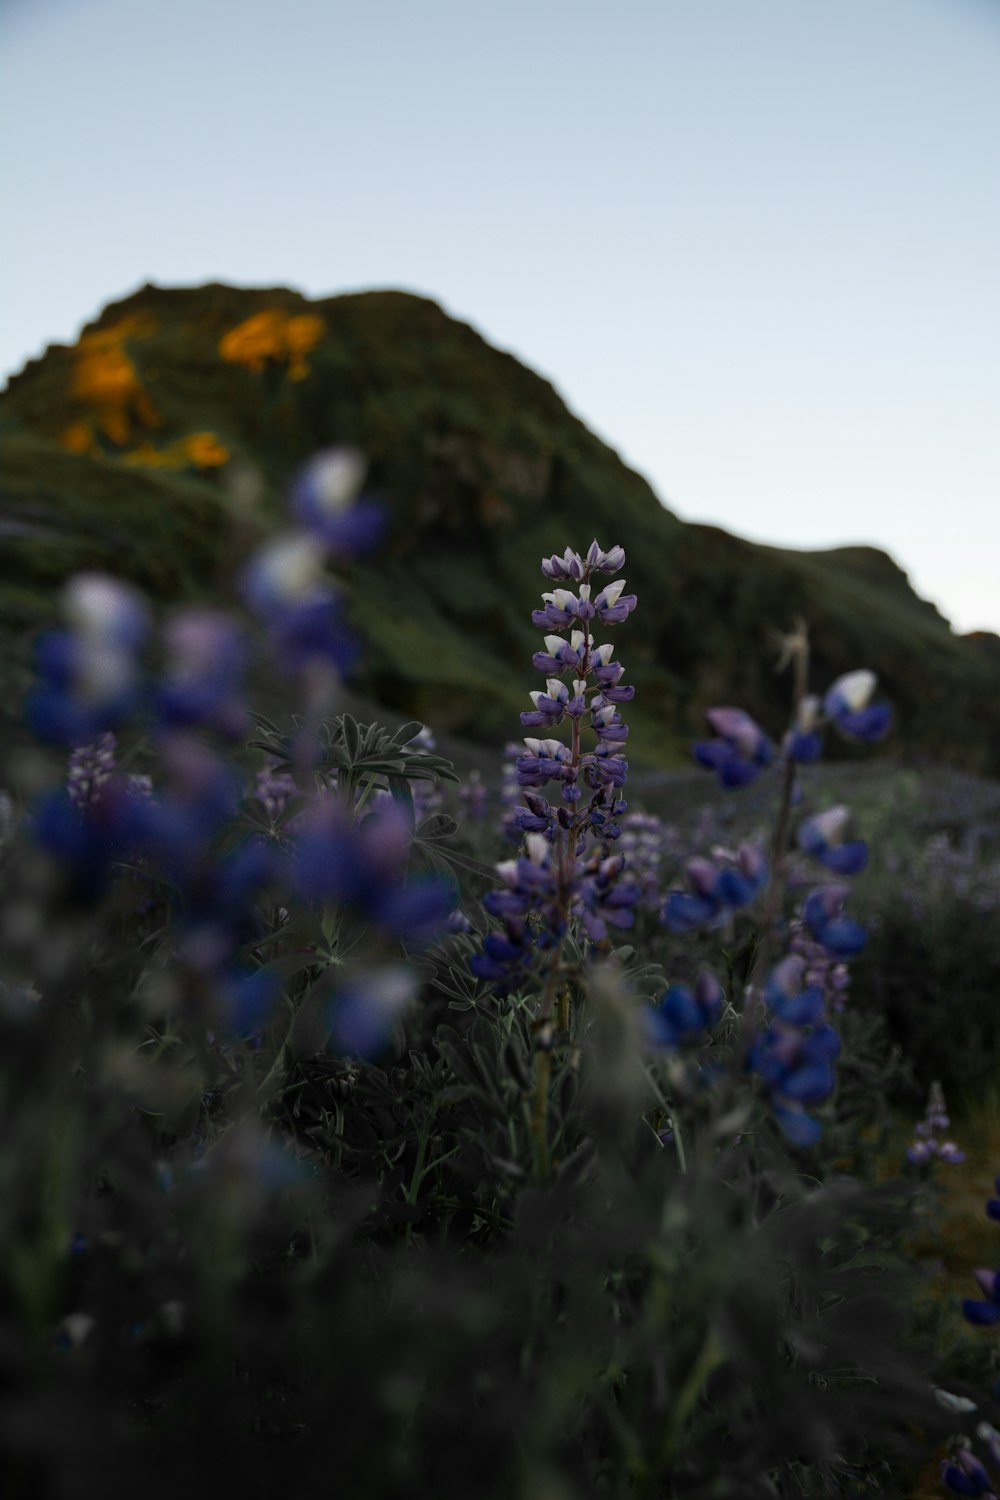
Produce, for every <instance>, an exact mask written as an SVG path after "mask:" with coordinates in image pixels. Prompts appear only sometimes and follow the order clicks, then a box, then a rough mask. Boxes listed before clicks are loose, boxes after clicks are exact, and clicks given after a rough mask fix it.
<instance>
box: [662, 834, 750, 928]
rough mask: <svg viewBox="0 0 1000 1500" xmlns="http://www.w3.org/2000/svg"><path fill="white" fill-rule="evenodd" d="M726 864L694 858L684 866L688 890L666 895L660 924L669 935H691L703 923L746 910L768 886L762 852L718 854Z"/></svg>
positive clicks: (746, 847)
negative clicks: (672, 933)
mask: <svg viewBox="0 0 1000 1500" xmlns="http://www.w3.org/2000/svg"><path fill="white" fill-rule="evenodd" d="M718 857H719V858H720V859H721V860H724V861H725V863H715V862H713V861H712V860H710V859H705V858H704V857H703V856H701V855H695V856H694V857H693V858H692V859H689V860H688V861H687V863H686V864H685V866H684V873H685V876H686V878H687V882H688V886H689V889H688V890H686V891H682V890H673V891H668V893H667V899H666V901H665V902H664V905H663V911H662V914H661V917H662V921H663V923H664V925H665V926H666V927H668V928H669V929H670V931H671V932H691V931H692V930H693V929H694V928H695V927H700V926H702V924H703V923H705V922H712V921H722V920H724V919H725V918H726V917H727V916H728V915H729V913H730V912H731V911H735V910H736V909H737V908H739V907H742V906H747V905H749V903H750V902H751V901H752V900H753V899H754V897H755V896H756V895H757V894H758V892H759V891H760V890H762V889H763V887H764V885H765V884H766V882H767V869H768V867H767V860H766V858H765V856H764V852H763V850H762V849H760V848H759V847H757V846H756V845H753V844H741V845H740V847H739V849H738V850H737V851H736V853H735V854H730V853H729V852H728V851H725V850H719V851H718Z"/></svg>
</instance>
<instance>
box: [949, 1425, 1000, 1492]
mask: <svg viewBox="0 0 1000 1500" xmlns="http://www.w3.org/2000/svg"><path fill="white" fill-rule="evenodd" d="M990 1450H991V1461H992V1463H993V1465H994V1467H995V1468H997V1469H1000V1442H998V1441H997V1439H996V1437H995V1435H994V1436H993V1438H992V1439H991V1440H990ZM941 1480H942V1482H943V1483H944V1484H946V1485H947V1486H948V1488H949V1489H950V1490H951V1491H952V1493H953V1494H955V1495H978V1496H979V1497H980V1500H997V1496H996V1493H995V1491H994V1489H993V1481H992V1479H991V1478H990V1476H989V1474H988V1473H987V1471H986V1469H985V1468H984V1467H983V1465H982V1464H981V1463H980V1461H979V1459H978V1458H977V1457H976V1455H975V1454H974V1453H973V1451H972V1449H971V1448H967V1447H964V1446H963V1447H960V1448H956V1450H955V1452H954V1453H953V1454H952V1456H951V1458H948V1459H944V1460H943V1461H942V1463H941Z"/></svg>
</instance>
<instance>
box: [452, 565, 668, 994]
mask: <svg viewBox="0 0 1000 1500" xmlns="http://www.w3.org/2000/svg"><path fill="white" fill-rule="evenodd" d="M624 561H625V553H624V550H623V549H622V548H621V547H612V548H610V549H609V550H608V551H607V552H605V551H603V550H602V549H601V548H600V547H599V546H598V544H597V543H596V542H594V543H593V544H592V545H591V547H590V549H589V550H588V552H587V556H586V558H583V557H581V556H580V554H579V553H576V552H573V551H572V550H571V549H569V548H567V550H566V551H565V552H564V554H563V555H562V557H559V556H557V555H555V554H554V555H553V556H552V557H549V558H546V559H543V562H542V573H543V575H544V576H545V577H546V578H551V579H553V580H564V581H566V582H570V583H574V584H575V585H576V589H575V590H573V589H569V588H562V587H559V588H555V589H553V590H551V591H550V592H546V593H543V595H542V603H543V606H544V607H543V608H542V609H540V610H535V611H534V613H533V614H532V620H533V622H534V624H535V625H537V626H538V627H539V628H540V629H543V630H546V631H548V632H550V633H549V634H546V636H545V642H544V644H545V650H544V651H538V652H536V653H535V654H534V657H533V664H534V666H535V667H536V668H537V669H538V670H540V671H542V672H544V673H545V674H546V683H545V688H544V690H536V691H533V692H532V693H531V705H532V706H531V708H530V710H527V711H525V712H524V713H523V714H522V715H521V722H522V724H523V725H524V726H525V728H528V729H544V730H551V729H555V728H557V727H558V726H559V725H560V724H562V723H563V722H564V721H566V720H568V721H569V729H570V735H571V743H569V744H566V743H564V742H563V741H562V740H560V739H556V738H555V737H552V736H546V737H544V738H542V737H541V736H540V737H538V738H535V737H533V736H529V737H527V738H525V741H524V750H523V751H522V752H521V753H520V754H519V755H517V758H516V760H515V763H514V777H513V779H514V780H516V782H517V785H518V786H519V787H520V788H521V790H522V794H523V799H524V800H523V805H522V806H521V807H519V808H517V809H516V810H515V809H513V808H509V810H508V812H507V813H506V814H505V817H504V827H505V830H508V831H509V832H511V833H512V834H515V835H516V834H521V835H523V836H524V841H525V851H526V852H525V854H524V856H523V857H522V858H521V859H515V860H506V861H504V862H503V863H502V864H501V865H499V866H498V867H497V868H498V873H499V874H500V877H501V880H502V882H503V888H502V889H501V890H499V891H495V892H491V893H490V895H489V896H488V897H487V898H486V902H485V904H486V907H487V910H489V911H490V912H491V914H492V915H493V916H496V917H498V918H500V919H501V920H502V921H503V922H504V932H502V933H499V932H495V933H491V934H488V935H487V937H486V939H485V940H484V945H483V952H482V953H481V954H478V955H476V956H475V957H474V958H473V959H472V960H471V963H472V967H473V970H474V971H475V972H476V973H477V974H479V975H480V976H481V977H482V978H484V979H489V980H490V981H491V982H492V983H494V984H495V985H497V986H498V987H501V986H502V987H504V988H507V989H510V988H511V987H513V985H514V984H515V983H516V982H518V981H519V980H520V978H521V977H523V975H524V974H526V973H527V971H528V969H529V968H530V966H531V962H532V959H533V957H534V952H535V950H536V949H537V948H538V947H539V946H544V945H545V944H546V943H548V944H551V943H552V942H554V941H557V940H558V938H559V937H560V936H561V934H562V932H563V931H564V930H565V927H566V924H567V921H568V920H569V918H570V917H571V916H572V917H573V918H574V919H575V920H576V921H577V922H578V923H579V925H580V927H581V928H582V930H583V932H584V933H585V935H586V936H587V937H588V938H589V939H590V941H591V943H593V944H596V945H598V946H600V945H603V944H604V943H606V942H607V935H608V929H609V928H624V927H627V926H629V925H630V924H631V923H632V922H633V921H634V912H633V908H634V906H635V904H636V902H637V901H638V900H639V897H640V894H641V891H640V888H639V886H638V884H636V882H635V881H633V880H630V879H629V878H627V877H626V876H625V874H624V872H625V860H624V858H623V857H622V856H617V855H611V854H610V851H609V848H608V845H609V843H610V842H611V841H612V840H614V839H616V838H617V837H618V835H619V833H620V825H619V823H618V821H617V820H618V818H619V817H620V816H621V814H622V813H624V812H625V810H626V803H625V801H624V799H623V798H622V797H621V796H620V795H619V789H620V788H621V786H622V785H623V784H624V782H625V778H626V776H627V774H628V762H627V760H626V759H625V755H624V753H623V752H624V750H625V746H626V744H627V741H628V733H629V731H628V725H627V724H626V723H625V721H624V719H623V718H622V715H621V712H620V710H619V704H622V703H627V702H628V701H629V700H630V699H631V697H632V696H633V690H632V688H630V687H629V686H628V685H627V684H625V683H623V682H622V677H623V675H624V673H623V668H622V666H621V664H620V663H619V662H616V661H614V660H613V657H614V648H613V647H612V646H610V645H598V644H597V642H596V641H595V640H594V637H593V636H592V635H591V633H590V630H589V628H588V627H589V623H590V621H592V620H594V619H601V620H602V622H603V623H606V624H615V623H617V622H619V621H620V620H623V619H625V618H626V617H627V615H628V614H629V613H630V612H631V611H632V609H634V608H635V602H636V601H635V596H634V595H626V594H624V587H625V585H624V582H623V581H621V580H618V581H616V582H614V583H611V584H608V585H607V586H606V587H605V588H603V589H601V590H599V592H598V593H597V594H596V596H595V595H594V594H593V591H592V585H591V576H592V574H593V573H594V572H598V571H603V572H606V573H614V572H616V571H617V570H618V569H619V568H620V567H621V566H623V564H624ZM581 626H582V628H580V627H581ZM558 630H568V631H569V632H570V633H569V638H568V639H566V638H565V637H563V636H561V635H557V634H553V633H551V632H553V631H558ZM567 678H568V680H567ZM584 735H590V736H592V738H593V743H592V744H589V743H588V745H587V747H586V748H584ZM510 779H511V778H510V775H509V772H505V782H506V784H507V787H508V790H507V791H506V793H505V796H506V798H507V799H508V806H509V798H510V791H509V782H510ZM550 782H554V783H556V784H557V785H558V788H559V801H558V803H553V802H550V801H549V799H548V797H546V796H543V795H542V791H543V789H544V788H546V787H547V786H548V785H549V783H550ZM588 840H593V841H595V847H593V848H590V849H588ZM532 913H536V914H538V915H539V916H540V918H541V924H542V925H541V930H540V932H539V935H538V942H537V943H536V942H534V941H533V940H532V938H531V935H530V932H529V929H528V926H527V919H528V916H529V915H530V914H532Z"/></svg>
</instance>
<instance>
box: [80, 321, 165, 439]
mask: <svg viewBox="0 0 1000 1500" xmlns="http://www.w3.org/2000/svg"><path fill="white" fill-rule="evenodd" d="M155 327H156V325H155V324H154V323H153V321H152V319H151V318H149V317H147V316H144V315H142V314H133V315H132V316H130V317H127V318H122V319H120V320H119V322H117V323H113V324H112V325H111V327H110V328H98V329H92V330H91V331H90V332H89V333H85V334H84V335H83V337H82V338H81V339H80V342H79V343H78V344H77V346H76V349H75V350H74V352H73V374H72V377H71V381H70V395H71V397H72V399H73V400H74V401H75V402H76V403H77V404H78V405H79V406H81V407H83V408H84V410H85V412H86V414H87V415H86V416H85V417H81V418H79V419H78V420H76V421H74V422H71V423H70V425H69V426H68V427H67V428H66V429H65V430H64V431H63V433H62V434H61V436H60V439H59V440H60V442H61V443H62V445H63V447H64V448H68V449H69V451H70V452H71V453H92V452H98V451H100V444H99V442H98V440H97V436H98V434H99V433H100V434H103V436H104V437H105V438H107V439H108V441H110V442H112V443H115V444H116V445H117V446H118V447H120V448H121V447H124V446H125V444H126V443H128V442H130V441H131V440H132V438H133V436H134V435H135V433H136V432H137V431H138V432H145V431H148V430H149V429H150V428H152V427H158V426H159V425H160V415H159V413H158V411H157V410H156V407H155V406H154V405H153V403H152V401H151V400H150V399H149V396H148V395H147V394H146V392H145V391H144V390H143V388H142V383H141V381H140V379H139V375H138V373H137V371H136V368H135V365H134V364H133V363H132V361H131V359H130V358H129V355H128V352H127V350H126V348H125V344H126V341H127V340H129V339H138V338H148V336H149V335H150V334H151V333H153V332H154V330H155Z"/></svg>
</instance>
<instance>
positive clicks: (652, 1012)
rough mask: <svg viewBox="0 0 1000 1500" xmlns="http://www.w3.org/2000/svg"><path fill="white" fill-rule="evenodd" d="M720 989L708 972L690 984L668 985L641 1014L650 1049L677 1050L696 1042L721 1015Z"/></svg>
mask: <svg viewBox="0 0 1000 1500" xmlns="http://www.w3.org/2000/svg"><path fill="white" fill-rule="evenodd" d="M722 1002H723V993H722V986H721V984H720V983H719V981H718V979H716V977H715V975H714V974H713V973H711V971H710V970H708V969H702V970H701V972H700V973H699V974H698V977H697V979H696V980H695V982H694V984H693V985H687V984H672V985H670V986H669V988H668V989H667V990H665V991H664V993H663V994H662V995H661V996H660V999H659V1000H658V1001H657V1003H656V1004H655V1005H647V1006H646V1007H645V1009H644V1011H643V1027H644V1030H645V1033H646V1038H647V1040H648V1041H649V1043H650V1044H651V1045H652V1046H654V1047H670V1048H672V1047H677V1046H680V1045H683V1044H684V1043H685V1042H692V1041H696V1040H699V1039H700V1038H701V1037H702V1036H703V1035H704V1033H705V1032H706V1031H711V1030H712V1028H713V1027H714V1026H715V1025H716V1024H717V1022H718V1020H719V1017H720V1016H721V1014H722Z"/></svg>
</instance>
